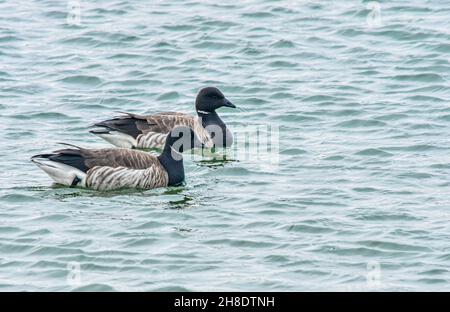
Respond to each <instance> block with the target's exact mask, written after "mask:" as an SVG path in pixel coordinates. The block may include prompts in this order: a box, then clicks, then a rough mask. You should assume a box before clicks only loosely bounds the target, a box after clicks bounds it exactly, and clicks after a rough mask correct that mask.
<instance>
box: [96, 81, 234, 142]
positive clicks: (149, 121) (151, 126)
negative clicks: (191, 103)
mask: <svg viewBox="0 0 450 312" xmlns="http://www.w3.org/2000/svg"><path fill="white" fill-rule="evenodd" d="M222 106H227V107H233V108H235V106H234V105H233V104H232V103H231V102H230V101H228V100H227V99H226V98H225V96H224V95H223V94H222V92H220V91H219V90H218V89H217V88H211V87H209V88H204V89H202V90H201V91H200V92H199V94H198V95H197V99H196V105H195V107H196V110H197V116H192V115H189V114H185V113H179V112H164V113H158V114H153V115H138V114H132V113H123V115H122V116H118V117H115V118H112V119H109V120H105V121H102V122H98V123H96V124H94V126H95V127H97V129H95V130H92V131H91V133H93V134H95V135H97V136H99V137H101V138H102V139H104V140H106V141H108V142H109V143H111V144H113V145H115V146H117V147H123V148H159V149H162V148H163V147H164V144H165V140H166V136H167V133H169V132H170V130H171V129H173V128H174V127H176V126H187V127H190V128H191V129H193V130H194V132H195V133H196V135H197V136H198V138H199V139H200V140H201V142H202V143H203V144H204V146H206V147H213V146H216V147H226V146H231V144H232V142H233V136H232V133H231V131H230V130H229V129H228V128H227V127H226V125H225V123H224V122H223V121H222V120H221V119H220V117H219V115H218V114H217V112H216V109H217V108H219V107H222Z"/></svg>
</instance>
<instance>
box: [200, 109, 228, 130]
mask: <svg viewBox="0 0 450 312" xmlns="http://www.w3.org/2000/svg"><path fill="white" fill-rule="evenodd" d="M197 115H198V117H200V118H201V119H202V126H203V128H205V127H207V126H209V125H217V126H220V127H221V128H226V126H225V123H224V122H223V121H222V119H220V117H219V115H218V114H217V113H216V111H212V112H204V111H197Z"/></svg>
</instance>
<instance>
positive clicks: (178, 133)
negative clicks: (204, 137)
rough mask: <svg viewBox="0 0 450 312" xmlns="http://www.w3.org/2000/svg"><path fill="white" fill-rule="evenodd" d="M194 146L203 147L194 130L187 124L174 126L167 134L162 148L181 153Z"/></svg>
mask: <svg viewBox="0 0 450 312" xmlns="http://www.w3.org/2000/svg"><path fill="white" fill-rule="evenodd" d="M196 147H199V148H203V147H204V145H203V143H202V142H201V140H200V139H199V138H198V136H197V135H196V134H195V132H194V131H193V130H192V129H191V128H190V127H187V126H176V127H175V128H173V129H172V130H171V131H170V132H169V134H168V135H167V138H166V145H165V146H164V150H165V151H166V150H167V152H169V151H170V152H172V151H175V152H178V153H183V152H184V151H187V150H190V149H192V148H196Z"/></svg>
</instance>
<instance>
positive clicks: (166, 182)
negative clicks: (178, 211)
mask: <svg viewBox="0 0 450 312" xmlns="http://www.w3.org/2000/svg"><path fill="white" fill-rule="evenodd" d="M66 145H69V146H70V147H71V148H65V149H61V150H57V151H55V152H53V153H50V154H41V155H36V156H33V157H32V158H31V161H32V162H34V163H35V164H36V165H37V166H38V167H39V168H41V169H42V170H44V171H45V172H46V173H47V174H48V175H49V176H50V177H51V178H52V179H53V180H54V181H55V182H56V183H59V184H63V185H67V186H80V187H86V188H90V189H94V190H99V191H105V190H114V189H121V188H136V189H153V188H157V187H165V186H173V185H179V184H181V183H182V182H183V181H184V167H183V156H182V154H181V153H183V151H184V150H187V149H189V148H191V146H194V147H202V144H201V142H200V140H199V138H198V137H197V136H196V135H195V134H194V132H193V131H192V129H191V128H189V127H185V126H177V127H175V128H173V129H172V131H170V132H169V134H168V135H167V138H166V140H165V145H164V149H163V151H162V153H161V154H160V155H159V156H154V155H151V154H149V153H147V152H144V151H136V150H130V149H124V148H104V149H85V148H81V147H77V146H74V145H70V144H66Z"/></svg>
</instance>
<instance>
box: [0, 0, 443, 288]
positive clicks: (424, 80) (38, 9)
mask: <svg viewBox="0 0 450 312" xmlns="http://www.w3.org/2000/svg"><path fill="white" fill-rule="evenodd" d="M380 4H381V8H380V13H381V14H380V15H379V17H380V18H377V16H378V14H377V6H376V4H375V5H374V4H371V3H369V2H368V1H314V0H310V1H307V0H298V1H295V0H291V1H269V0H266V1H263V0H261V1H256V0H255V1H248V0H246V1H227V0H225V1H221V2H219V3H217V4H216V1H212V0H211V1H206V0H192V1H175V0H167V1H151V2H150V1H120V0H112V1H82V2H81V11H80V12H81V15H80V17H81V18H80V20H79V21H77V19H76V18H75V19H73V20H67V4H66V3H65V1H0V11H1V12H3V13H2V16H1V18H0V90H1V91H0V130H1V139H0V150H1V160H2V161H1V162H0V166H1V175H0V208H1V209H0V290H8V291H9V290H31V291H33V290H44V291H68V290H119V291H120V290H136V291H149V290H218V291H220V290H266V291H269V290H281V291H290V290H300V291H302V290H363V291H365V290H369V291H370V290H400V291H405V290H450V287H449V280H450V272H449V262H450V245H449V241H450V226H449V220H450V211H449V209H450V198H449V188H450V179H449V174H450V161H449V152H450V139H449V138H450V127H449V123H450V102H449V100H450V84H449V78H450V58H449V55H450V32H449V29H450V20H449V18H448V17H449V16H450V4H449V3H448V2H447V1H440V0H439V1H438V0H435V1H419V0H412V1H382V2H380ZM6 12H7V13H6ZM75 13H76V11H75ZM75 15H76V14H75ZM78 22H79V23H78ZM206 85H214V86H217V87H219V88H220V89H221V90H222V91H223V92H224V93H225V95H226V96H227V97H228V98H229V99H230V100H232V101H233V102H234V103H235V104H236V105H238V106H239V107H241V108H242V110H239V111H238V110H231V109H223V110H222V111H221V112H220V114H221V116H222V117H223V119H224V120H225V121H226V122H227V124H228V125H229V126H230V127H231V128H233V127H235V128H237V127H238V126H239V125H242V124H250V125H265V124H267V123H272V124H277V125H279V130H280V131H279V135H280V141H279V142H280V146H279V150H280V155H279V164H278V166H277V167H276V168H275V170H274V168H273V167H272V168H269V169H270V170H268V169H267V168H265V167H264V166H261V163H260V160H258V159H257V158H252V157H250V158H248V157H247V158H242V159H239V158H234V159H231V161H227V162H220V161H211V160H209V159H204V160H202V158H200V157H194V158H193V159H192V158H190V157H188V158H187V160H186V177H187V181H186V185H185V186H183V187H178V188H167V189H158V190H152V191H145V192H139V191H138V192H130V191H121V192H113V193H96V192H92V191H87V190H80V189H71V188H64V187H55V186H52V183H51V180H50V179H49V178H48V177H47V176H46V175H45V173H44V172H42V171H41V170H39V169H38V168H37V167H36V166H34V165H33V164H32V163H30V162H29V157H30V156H32V155H33V154H37V153H42V152H47V151H50V150H54V149H56V148H58V145H57V144H56V143H57V142H61V141H63V142H69V143H73V144H78V145H83V146H90V147H102V146H108V144H107V143H106V142H103V141H101V140H100V139H97V138H95V137H94V136H92V135H90V134H89V133H88V131H87V130H88V128H87V126H88V125H89V124H91V123H93V122H95V121H98V120H101V119H104V118H107V117H109V116H111V115H114V111H118V110H125V111H132V112H149V113H150V112H159V111H167V110H174V111H175V110H176V111H184V112H191V113H192V112H193V101H194V97H195V94H196V92H197V90H198V89H199V88H201V87H203V86H206ZM266 169H267V170H266ZM368 279H369V280H368Z"/></svg>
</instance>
